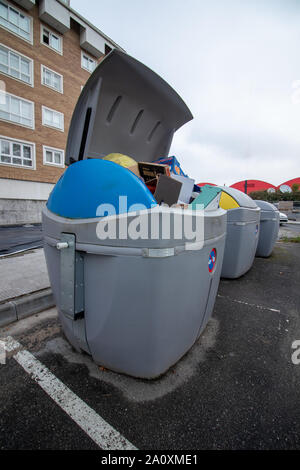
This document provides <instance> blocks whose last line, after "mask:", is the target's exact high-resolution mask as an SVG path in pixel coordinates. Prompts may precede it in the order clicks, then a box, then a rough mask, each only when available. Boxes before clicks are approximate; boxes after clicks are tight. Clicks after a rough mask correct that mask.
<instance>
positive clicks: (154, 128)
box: [147, 121, 160, 142]
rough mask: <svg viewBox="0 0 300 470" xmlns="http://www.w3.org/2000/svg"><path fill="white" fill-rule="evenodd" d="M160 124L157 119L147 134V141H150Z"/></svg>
mask: <svg viewBox="0 0 300 470" xmlns="http://www.w3.org/2000/svg"><path fill="white" fill-rule="evenodd" d="M159 126H160V121H157V123H156V124H155V126H154V127H153V129H152V131H151V132H150V134H149V136H148V139H147V142H150V141H151V139H152V137H153V136H154V134H155V132H156V130H157V128H158V127H159Z"/></svg>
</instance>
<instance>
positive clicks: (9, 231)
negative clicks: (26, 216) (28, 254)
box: [0, 224, 43, 256]
mask: <svg viewBox="0 0 300 470" xmlns="http://www.w3.org/2000/svg"><path fill="white" fill-rule="evenodd" d="M42 246H43V232H42V225H41V224H34V225H31V224H27V225H15V226H9V227H3V226H0V256H4V255H7V254H10V253H15V252H17V251H22V250H27V249H30V248H40V247H42Z"/></svg>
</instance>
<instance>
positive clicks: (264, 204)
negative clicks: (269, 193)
mask: <svg viewBox="0 0 300 470" xmlns="http://www.w3.org/2000/svg"><path fill="white" fill-rule="evenodd" d="M255 203H256V205H257V206H258V207H260V208H261V210H263V211H276V212H278V209H277V207H276V206H274V204H271V203H270V202H267V201H259V200H258V201H255Z"/></svg>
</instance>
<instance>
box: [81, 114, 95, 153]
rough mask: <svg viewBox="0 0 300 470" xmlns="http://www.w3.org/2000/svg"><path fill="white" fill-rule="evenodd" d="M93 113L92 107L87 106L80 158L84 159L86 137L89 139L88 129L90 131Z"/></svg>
mask: <svg viewBox="0 0 300 470" xmlns="http://www.w3.org/2000/svg"><path fill="white" fill-rule="evenodd" d="M91 113H92V108H87V110H86V113H85V121H84V126H83V132H82V137H81V144H80V149H79V155H78V160H82V159H83V155H84V149H85V144H86V139H87V135H88V131H89V125H90V119H91Z"/></svg>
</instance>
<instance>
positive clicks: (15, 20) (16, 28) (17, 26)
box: [0, 0, 32, 42]
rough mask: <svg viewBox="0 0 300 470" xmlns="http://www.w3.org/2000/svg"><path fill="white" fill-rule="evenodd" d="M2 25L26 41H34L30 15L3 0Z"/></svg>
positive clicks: (0, 17)
mask: <svg viewBox="0 0 300 470" xmlns="http://www.w3.org/2000/svg"><path fill="white" fill-rule="evenodd" d="M0 25H1V26H3V27H4V28H5V29H8V31H10V32H11V33H14V34H16V35H17V36H19V37H21V38H23V39H25V40H26V41H29V42H32V33H31V30H32V27H31V18H30V16H27V15H24V14H23V13H22V12H21V11H19V10H18V9H17V8H15V7H12V6H11V5H9V4H8V3H6V2H5V1H3V0H1V1H0Z"/></svg>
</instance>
